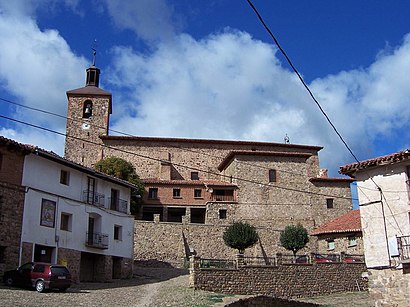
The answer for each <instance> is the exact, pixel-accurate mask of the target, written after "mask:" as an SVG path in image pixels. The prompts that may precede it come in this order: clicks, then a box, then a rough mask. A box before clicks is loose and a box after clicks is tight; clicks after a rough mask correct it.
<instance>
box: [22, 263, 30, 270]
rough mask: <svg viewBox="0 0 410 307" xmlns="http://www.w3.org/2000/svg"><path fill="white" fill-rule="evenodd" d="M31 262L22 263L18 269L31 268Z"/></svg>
mask: <svg viewBox="0 0 410 307" xmlns="http://www.w3.org/2000/svg"><path fill="white" fill-rule="evenodd" d="M32 266H33V265H32V264H31V263H26V264H23V265H22V266H21V267H20V270H31V268H32Z"/></svg>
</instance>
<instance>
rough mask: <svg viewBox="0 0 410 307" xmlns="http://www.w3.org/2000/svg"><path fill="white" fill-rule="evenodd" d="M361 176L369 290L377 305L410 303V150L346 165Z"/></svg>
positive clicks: (354, 175)
mask: <svg viewBox="0 0 410 307" xmlns="http://www.w3.org/2000/svg"><path fill="white" fill-rule="evenodd" d="M340 173H342V174H346V175H349V176H351V177H352V178H354V179H355V180H357V187H358V196H359V203H360V217H361V224H362V228H363V240H364V253H365V259H366V266H367V268H368V270H369V291H370V293H371V295H372V296H373V297H374V299H375V300H376V305H377V306H384V305H386V306H387V305H389V306H408V304H409V302H410V222H409V221H410V206H409V205H410V188H409V179H410V151H409V150H404V151H400V152H397V153H393V154H390V155H387V156H381V157H377V158H373V159H370V160H366V161H361V162H359V163H353V164H349V165H345V166H342V167H340Z"/></svg>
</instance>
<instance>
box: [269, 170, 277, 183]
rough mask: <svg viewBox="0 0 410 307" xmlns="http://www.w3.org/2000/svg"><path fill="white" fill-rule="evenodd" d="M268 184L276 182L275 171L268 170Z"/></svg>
mask: <svg viewBox="0 0 410 307" xmlns="http://www.w3.org/2000/svg"><path fill="white" fill-rule="evenodd" d="M269 182H276V170H275V169H270V170H269Z"/></svg>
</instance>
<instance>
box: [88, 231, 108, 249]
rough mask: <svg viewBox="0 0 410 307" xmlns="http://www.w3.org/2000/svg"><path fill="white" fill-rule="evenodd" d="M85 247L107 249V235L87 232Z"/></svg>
mask: <svg viewBox="0 0 410 307" xmlns="http://www.w3.org/2000/svg"><path fill="white" fill-rule="evenodd" d="M85 245H87V246H89V247H95V248H101V249H107V248H108V234H105V233H99V232H87V235H86V238H85Z"/></svg>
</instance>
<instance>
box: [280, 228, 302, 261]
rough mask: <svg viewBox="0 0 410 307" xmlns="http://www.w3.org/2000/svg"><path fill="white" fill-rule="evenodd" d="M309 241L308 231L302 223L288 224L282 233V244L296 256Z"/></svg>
mask: <svg viewBox="0 0 410 307" xmlns="http://www.w3.org/2000/svg"><path fill="white" fill-rule="evenodd" d="M308 242H309V235H308V232H307V230H306V229H305V228H304V227H303V226H302V225H301V224H297V225H288V226H286V227H285V229H284V230H283V231H282V232H281V234H280V244H281V245H282V246H283V247H284V248H286V249H287V250H290V251H292V252H293V256H294V257H296V253H297V252H298V251H299V250H301V249H302V248H304V247H305V246H306V244H307V243H308Z"/></svg>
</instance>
